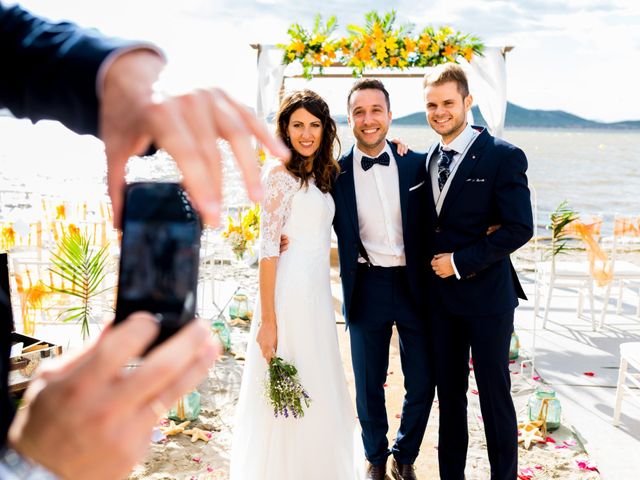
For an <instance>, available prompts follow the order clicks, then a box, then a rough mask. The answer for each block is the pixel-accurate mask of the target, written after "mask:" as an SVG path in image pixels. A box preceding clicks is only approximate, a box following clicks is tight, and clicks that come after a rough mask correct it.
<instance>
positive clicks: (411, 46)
mask: <svg viewBox="0 0 640 480" xmlns="http://www.w3.org/2000/svg"><path fill="white" fill-rule="evenodd" d="M404 49H405V50H406V52H407V53H412V52H413V51H415V49H416V42H414V41H413V40H412V39H411V37H405V38H404Z"/></svg>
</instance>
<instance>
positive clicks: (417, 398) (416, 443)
mask: <svg viewBox="0 0 640 480" xmlns="http://www.w3.org/2000/svg"><path fill="white" fill-rule="evenodd" d="M357 275H358V276H357V279H356V285H355V289H354V292H353V299H352V306H351V311H350V315H349V331H350V339H351V360H352V363H353V371H354V374H355V383H356V407H357V411H358V418H359V420H360V425H361V427H362V440H363V442H364V449H365V453H366V456H367V459H368V460H369V461H370V462H371V463H373V464H374V465H378V464H381V463H383V462H385V461H386V459H387V456H388V455H389V454H393V456H394V457H395V458H396V460H397V461H398V462H399V463H403V464H412V463H414V462H415V459H416V457H417V456H418V452H419V449H420V444H421V443H422V437H423V436H424V432H425V429H426V426H427V420H428V418H429V411H430V409H431V403H432V402H433V397H434V383H435V382H434V376H433V374H432V373H431V372H432V360H431V354H430V352H429V349H428V329H427V320H426V318H425V317H426V316H425V315H420V312H419V311H418V309H417V308H416V307H415V304H414V301H413V299H412V298H411V291H410V288H409V283H408V280H407V275H406V269H405V267H391V268H384V267H367V266H366V265H361V266H359V268H358V272H357ZM394 324H395V325H396V327H397V330H398V336H399V339H400V361H401V364H402V371H403V374H404V387H405V391H406V393H405V397H404V404H403V407H402V418H401V421H400V428H399V430H398V433H397V437H396V440H395V443H394V445H393V447H392V448H391V450H389V449H388V441H387V431H388V429H389V425H388V422H387V411H386V408H385V393H384V384H385V382H386V380H387V378H386V377H387V368H388V366H389V345H390V341H391V334H392V327H393V325H394Z"/></svg>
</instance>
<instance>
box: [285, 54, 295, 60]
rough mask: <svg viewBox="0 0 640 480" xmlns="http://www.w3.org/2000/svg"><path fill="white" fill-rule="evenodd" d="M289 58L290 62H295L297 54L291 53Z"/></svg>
mask: <svg viewBox="0 0 640 480" xmlns="http://www.w3.org/2000/svg"><path fill="white" fill-rule="evenodd" d="M287 58H288V59H289V60H294V59H295V58H296V54H295V52H289V53H288V54H287Z"/></svg>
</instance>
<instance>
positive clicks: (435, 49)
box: [429, 43, 440, 55]
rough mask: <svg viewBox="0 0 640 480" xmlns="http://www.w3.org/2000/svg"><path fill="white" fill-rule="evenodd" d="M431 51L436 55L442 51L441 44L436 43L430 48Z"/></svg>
mask: <svg viewBox="0 0 640 480" xmlns="http://www.w3.org/2000/svg"><path fill="white" fill-rule="evenodd" d="M429 51H430V52H431V53H433V54H434V55H437V54H438V53H440V46H439V45H438V44H437V43H434V44H432V45H431V47H430V48H429Z"/></svg>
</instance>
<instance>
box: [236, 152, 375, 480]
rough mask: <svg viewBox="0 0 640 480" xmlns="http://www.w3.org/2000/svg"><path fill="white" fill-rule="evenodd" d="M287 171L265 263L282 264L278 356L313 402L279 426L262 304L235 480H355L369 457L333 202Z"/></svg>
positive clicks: (268, 205)
mask: <svg viewBox="0 0 640 480" xmlns="http://www.w3.org/2000/svg"><path fill="white" fill-rule="evenodd" d="M300 185H301V183H300V182H299V181H298V180H297V179H295V178H294V177H293V176H291V175H290V174H289V173H288V172H286V171H285V170H284V169H283V167H282V166H281V165H280V164H276V166H275V167H272V168H271V169H270V171H269V172H268V174H267V176H266V186H265V200H264V203H263V206H262V218H261V228H260V231H261V241H260V257H261V258H265V257H277V256H279V249H280V235H281V234H285V235H287V236H288V237H289V247H288V249H287V250H286V251H285V252H283V253H282V255H280V258H279V260H278V266H277V272H276V284H275V309H276V318H277V328H278V348H277V355H278V356H280V357H282V358H283V359H284V360H286V361H288V362H291V363H293V364H294V365H295V366H296V367H297V368H298V372H299V377H300V381H301V383H302V385H303V386H304V388H305V389H306V391H307V392H308V393H309V395H310V397H311V400H312V403H311V406H310V407H309V408H307V409H306V410H305V415H304V417H303V418H300V419H294V418H292V417H289V418H283V417H281V416H280V417H278V418H276V417H274V415H273V409H272V408H271V407H270V405H269V404H268V401H267V399H266V398H265V395H264V380H265V375H266V370H267V364H266V362H265V360H264V358H263V357H262V355H261V352H260V348H259V346H258V344H257V342H256V335H257V331H258V325H259V323H260V317H259V313H260V305H259V301H258V305H256V308H255V313H256V314H255V316H254V319H253V322H252V325H251V333H250V335H249V341H248V347H247V357H246V365H245V369H244V372H243V377H242V386H241V389H240V398H239V401H238V405H237V409H236V421H235V425H234V437H233V448H232V454H231V472H230V478H231V480H276V479H277V480H302V479H305V480H314V479H318V480H329V479H331V480H354V479H360V478H362V477H363V472H362V470H363V468H364V451H363V447H362V440H361V438H360V432H359V429H358V427H357V424H356V418H355V413H354V409H353V406H352V403H351V400H350V398H349V392H348V390H347V383H346V379H345V376H344V370H343V366H342V361H341V358H340V352H339V349H338V338H337V332H336V324H335V317H334V311H333V299H332V296H331V289H330V277H329V252H330V241H331V239H330V235H331V223H332V220H333V215H334V212H335V207H334V204H333V199H332V198H331V195H329V194H324V193H322V192H321V191H320V190H319V189H318V188H317V187H316V186H315V184H314V183H313V182H310V184H309V187H308V188H305V187H301V186H300Z"/></svg>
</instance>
